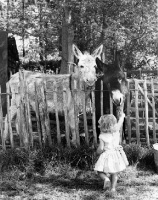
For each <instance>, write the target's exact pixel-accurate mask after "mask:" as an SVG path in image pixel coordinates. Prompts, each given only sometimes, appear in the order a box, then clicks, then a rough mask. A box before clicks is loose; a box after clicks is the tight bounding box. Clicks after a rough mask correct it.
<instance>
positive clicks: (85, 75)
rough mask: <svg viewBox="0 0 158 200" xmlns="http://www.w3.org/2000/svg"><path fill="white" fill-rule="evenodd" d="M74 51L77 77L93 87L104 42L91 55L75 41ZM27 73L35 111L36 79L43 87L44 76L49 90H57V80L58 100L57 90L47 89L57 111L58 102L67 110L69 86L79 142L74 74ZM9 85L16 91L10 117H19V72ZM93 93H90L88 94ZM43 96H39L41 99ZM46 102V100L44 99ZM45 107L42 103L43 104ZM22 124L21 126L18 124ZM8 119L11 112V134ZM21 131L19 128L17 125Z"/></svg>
mask: <svg viewBox="0 0 158 200" xmlns="http://www.w3.org/2000/svg"><path fill="white" fill-rule="evenodd" d="M72 48H73V53H74V55H75V56H76V58H77V59H78V60H79V61H78V66H77V70H76V71H77V72H76V74H77V77H79V80H80V81H81V82H83V83H84V84H85V87H93V85H94V84H95V82H96V80H97V74H96V68H97V66H96V58H97V57H100V54H101V53H102V49H103V45H100V46H99V47H98V48H96V50H94V51H93V53H92V54H91V55H90V54H89V53H87V52H86V53H84V54H83V53H82V52H81V51H80V50H79V49H78V47H77V46H76V45H74V44H73V46H72ZM23 75H24V77H25V81H26V84H27V87H28V96H29V100H30V107H31V110H32V111H35V86H34V85H35V83H36V84H37V85H38V87H39V88H40V86H41V84H42V81H43V79H44V80H45V81H46V86H47V89H48V90H51V89H52V90H53V87H54V86H53V83H54V82H56V87H57V104H56V103H55V102H54V100H53V99H54V96H53V93H51V92H47V94H46V95H47V104H48V112H49V113H55V106H57V107H58V111H59V112H63V109H64V108H63V107H64V106H63V104H64V103H63V94H62V91H63V87H64V88H66V108H67V111H68V123H69V126H70V130H71V134H72V144H74V145H75V146H76V132H75V115H74V114H75V113H74V100H73V95H72V92H71V88H70V85H71V74H64V75H62V74H59V75H50V74H43V73H40V72H31V71H25V70H24V71H23ZM8 83H9V87H10V90H11V93H12V98H11V106H10V115H11V116H10V118H11V120H13V119H15V120H16V119H17V108H18V107H19V103H20V94H19V88H20V85H19V84H20V82H19V72H17V73H16V74H14V75H13V76H12V77H11V79H10V80H9V82H8ZM87 95H89V94H87ZM41 98H42V97H38V99H39V101H40V99H41ZM76 99H77V102H76V103H77V106H79V105H81V104H82V99H83V93H82V92H80V93H77V98H76ZM41 102H42V100H41ZM40 107H41V110H42V103H41V105H40ZM17 127H18V126H17ZM8 132H9V131H8V123H7V116H6V119H5V130H4V136H5V138H6V139H7V138H8V134H9V133H8ZM17 133H18V129H17Z"/></svg>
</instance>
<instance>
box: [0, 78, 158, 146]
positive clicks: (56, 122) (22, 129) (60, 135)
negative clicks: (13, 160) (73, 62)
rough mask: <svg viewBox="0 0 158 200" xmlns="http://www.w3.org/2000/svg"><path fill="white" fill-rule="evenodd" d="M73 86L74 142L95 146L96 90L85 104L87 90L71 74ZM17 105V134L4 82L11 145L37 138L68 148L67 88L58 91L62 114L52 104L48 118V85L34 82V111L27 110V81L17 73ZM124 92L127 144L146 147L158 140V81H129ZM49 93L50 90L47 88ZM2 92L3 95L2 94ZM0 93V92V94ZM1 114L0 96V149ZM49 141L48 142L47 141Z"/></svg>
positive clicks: (54, 93)
mask: <svg viewBox="0 0 158 200" xmlns="http://www.w3.org/2000/svg"><path fill="white" fill-rule="evenodd" d="M72 80H73V81H74V83H73V84H74V88H73V90H72V94H73V98H74V110H75V130H76V134H77V144H78V145H80V143H81V140H82V141H83V140H84V142H85V143H86V144H87V145H94V146H97V134H96V119H95V103H94V102H95V90H92V91H91V96H92V101H90V100H89V101H88V103H87V104H86V101H85V95H86V92H87V91H86V90H85V88H84V87H83V85H82V84H78V85H80V88H78V87H77V86H76V85H77V82H78V80H77V79H76V78H75V77H74V78H73V79H72ZM19 81H20V90H19V92H20V105H19V107H18V108H17V129H18V132H19V136H17V133H16V131H15V123H14V122H13V121H11V119H10V95H11V93H10V91H9V86H8V84H7V93H6V94H5V95H6V99H7V118H6V120H7V124H8V131H9V139H10V145H11V148H14V147H15V146H17V143H16V142H15V138H19V143H18V145H19V146H21V147H23V146H24V147H27V148H29V147H32V146H34V141H35V140H36V141H38V143H39V145H40V146H41V147H42V146H43V145H46V144H49V146H53V145H54V144H55V143H58V144H61V143H62V142H63V140H65V143H66V145H67V146H68V147H70V146H71V145H70V139H71V135H70V130H69V124H68V116H67V114H68V113H67V107H66V88H64V87H63V90H62V91H60V92H61V93H62V96H63V102H64V104H63V115H62V116H61V115H59V111H58V106H55V111H54V116H53V117H54V118H53V119H52V118H50V116H49V113H48V109H47V96H46V93H47V92H48V91H47V88H46V84H45V82H44V81H43V85H42V87H41V88H40V89H39V88H38V87H37V85H36V84H35V105H36V106H35V108H36V109H35V113H32V112H31V111H30V100H29V96H28V88H27V84H26V82H25V80H24V78H23V76H22V74H21V75H20V80H19ZM128 89H129V90H128V91H129V93H128V94H127V108H126V110H127V113H126V134H127V135H128V143H131V142H135V143H137V144H142V143H144V142H145V144H147V145H148V146H150V145H151V144H153V143H156V142H157V137H158V136H157V134H158V112H157V107H158V81H157V80H156V79H151V80H139V79H129V80H128ZM81 90H82V91H84V96H83V97H84V98H83V99H82V105H81V107H80V109H78V106H77V105H76V102H77V99H76V98H77V93H78V92H81ZM49 92H50V91H49ZM51 92H52V94H53V98H52V101H54V104H55V105H57V101H58V99H57V93H58V92H59V91H57V86H56V82H54V83H53V91H51ZM0 93H1V92H0ZM3 95H4V94H3ZM100 95H101V98H100V99H101V102H100V103H101V114H103V109H102V108H103V104H104V102H103V83H102V82H101V94H100ZM1 96H2V94H1V95H0V97H1ZM38 96H42V104H43V108H42V113H41V112H40V110H39V106H40V105H39V100H38ZM110 113H113V104H112V101H111V98H110ZM3 121H4V119H3V113H2V102H1V98H0V122H1V123H0V131H1V136H0V142H1V146H2V148H3V149H6V144H5V138H4V123H3ZM47 142H48V143H47Z"/></svg>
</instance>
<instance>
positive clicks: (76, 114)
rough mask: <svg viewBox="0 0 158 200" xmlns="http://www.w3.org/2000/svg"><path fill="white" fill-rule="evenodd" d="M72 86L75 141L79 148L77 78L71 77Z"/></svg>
mask: <svg viewBox="0 0 158 200" xmlns="http://www.w3.org/2000/svg"><path fill="white" fill-rule="evenodd" d="M72 80H73V84H74V91H73V93H74V95H73V97H74V99H73V102H74V117H75V131H76V141H77V145H78V146H80V134H79V119H78V105H77V94H78V92H79V91H78V90H77V85H78V77H77V78H76V77H75V76H74V77H73V79H72Z"/></svg>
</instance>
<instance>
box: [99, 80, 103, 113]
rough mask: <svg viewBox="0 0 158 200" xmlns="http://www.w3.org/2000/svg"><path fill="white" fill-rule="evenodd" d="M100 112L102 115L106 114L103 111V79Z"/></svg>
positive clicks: (101, 82)
mask: <svg viewBox="0 0 158 200" xmlns="http://www.w3.org/2000/svg"><path fill="white" fill-rule="evenodd" d="M100 109H101V110H100V113H101V116H102V115H103V114H104V113H103V111H104V109H103V81H102V80H101V81H100Z"/></svg>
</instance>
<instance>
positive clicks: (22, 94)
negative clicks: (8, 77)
mask: <svg viewBox="0 0 158 200" xmlns="http://www.w3.org/2000/svg"><path fill="white" fill-rule="evenodd" d="M19 83H20V106H19V107H20V118H21V122H22V140H23V145H24V146H25V147H26V148H28V147H29V135H28V121H27V112H26V102H25V94H26V92H25V91H26V89H25V85H26V84H25V76H24V74H23V71H22V70H19Z"/></svg>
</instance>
